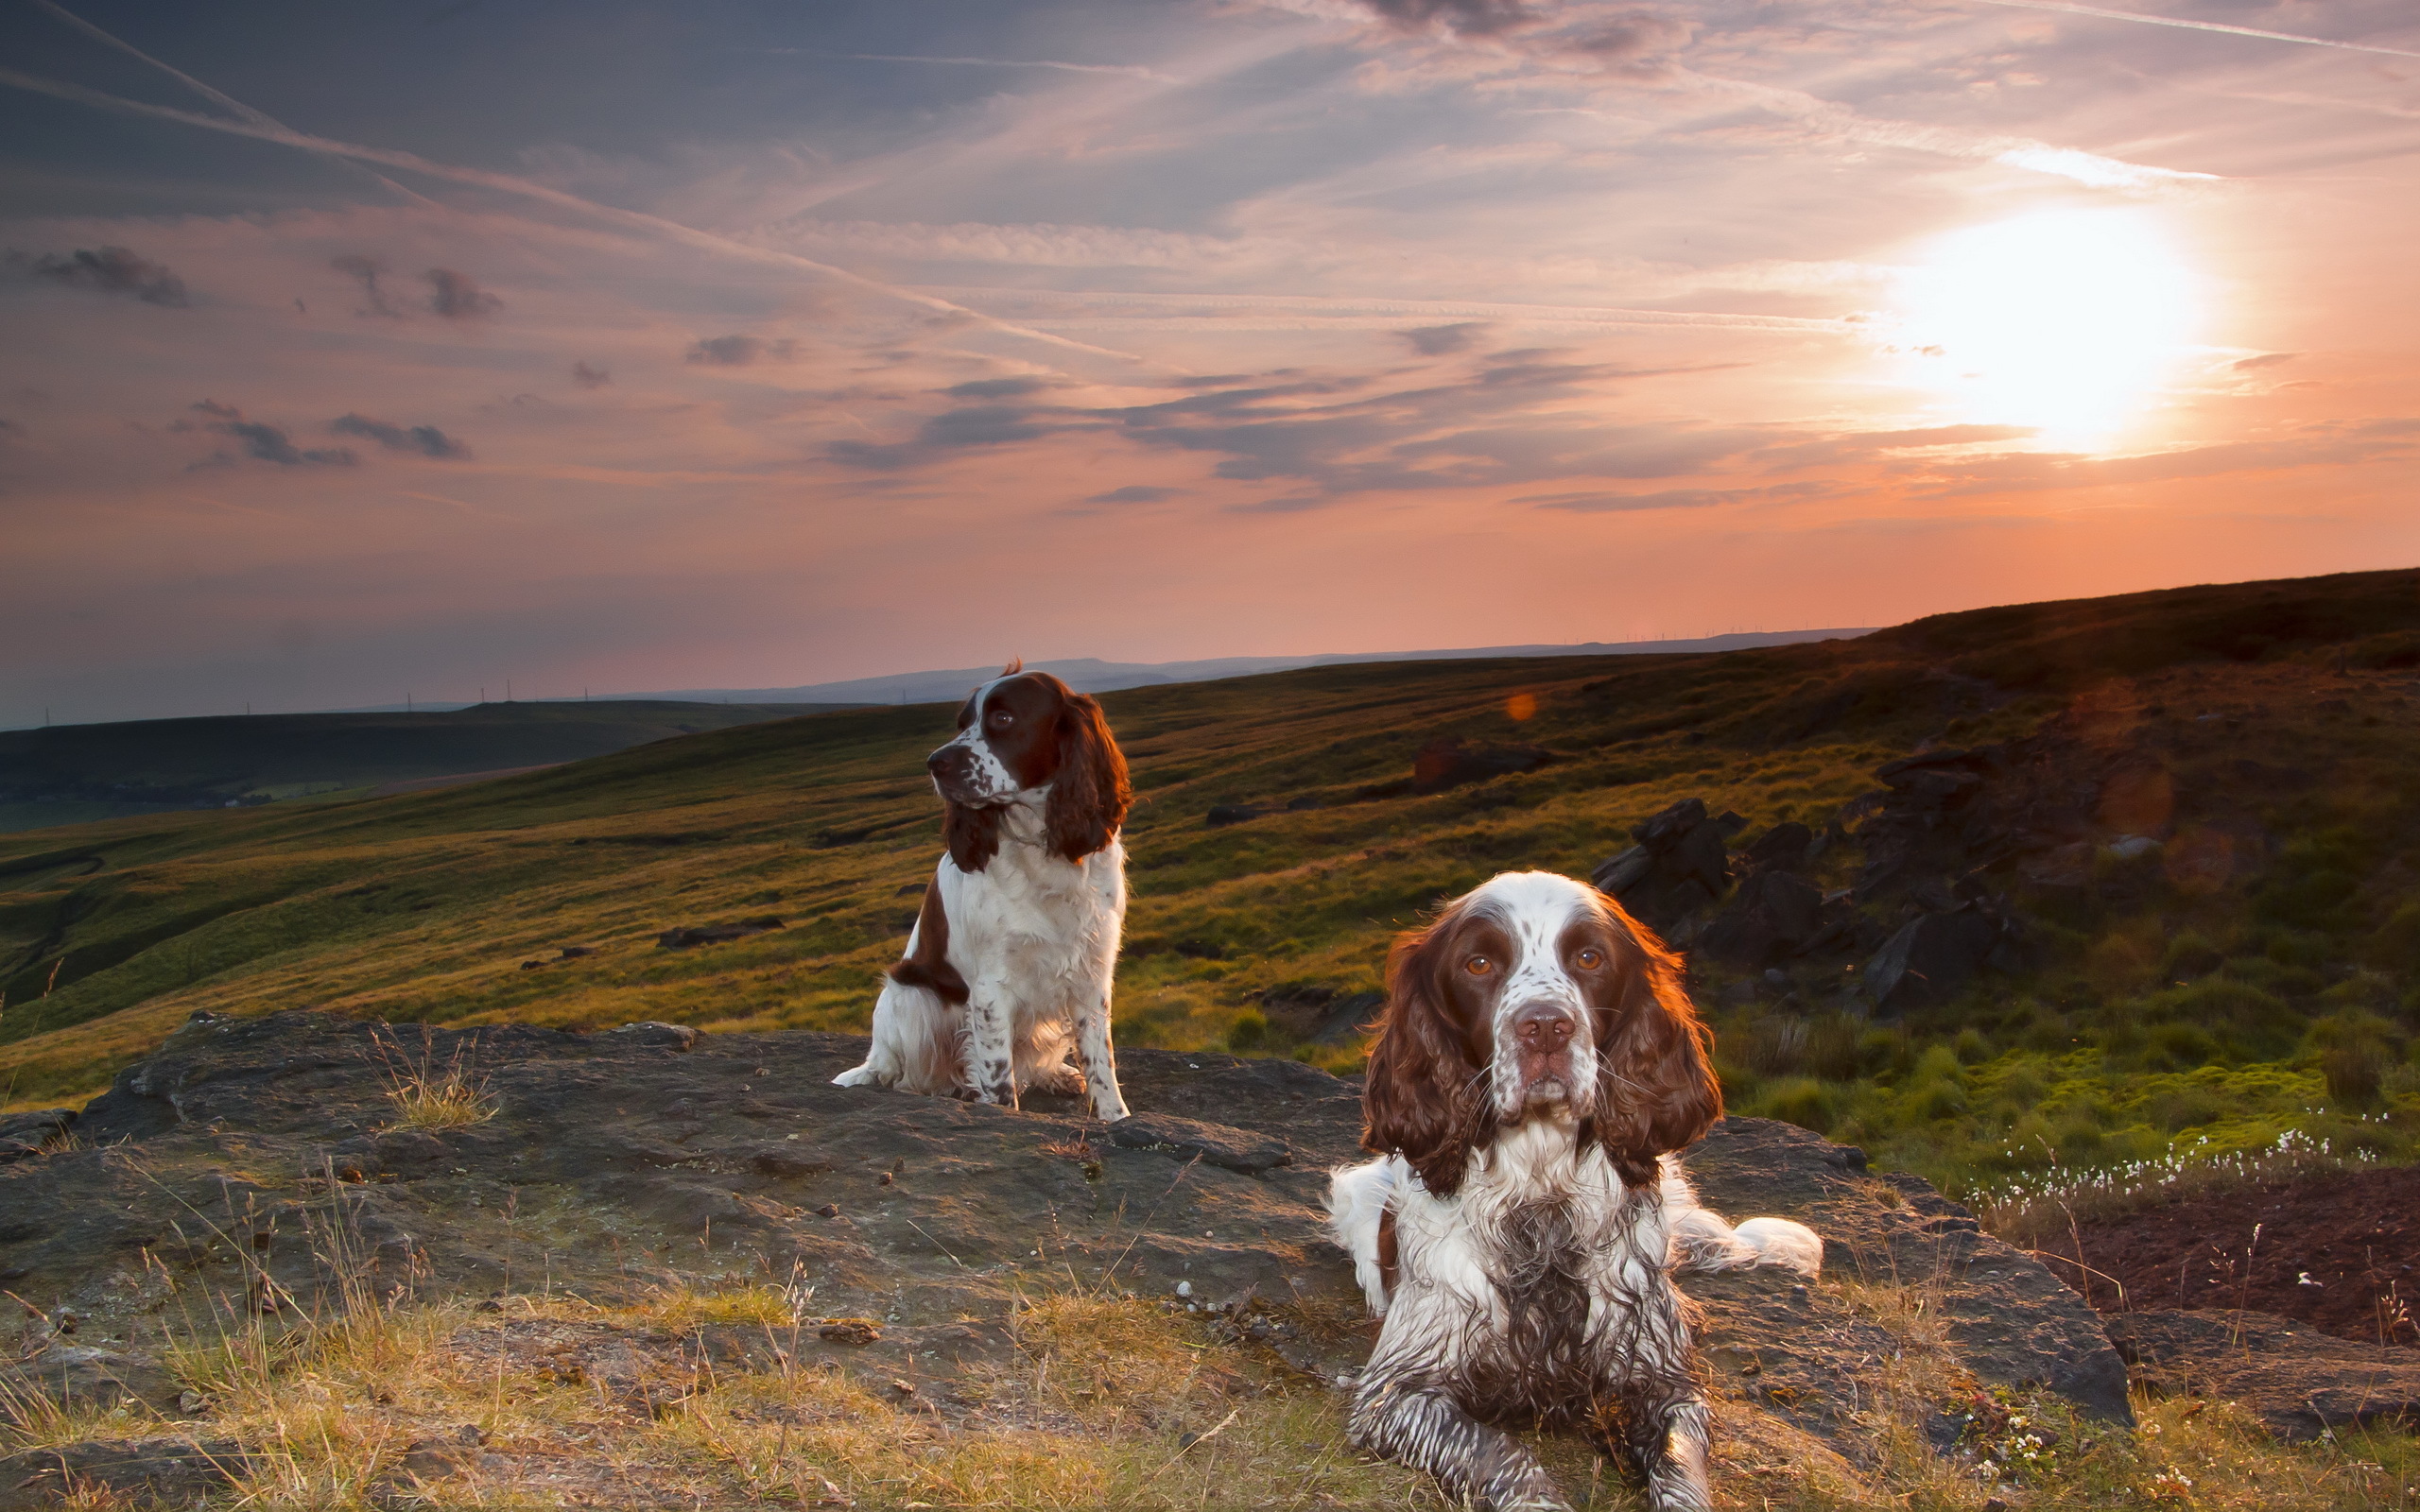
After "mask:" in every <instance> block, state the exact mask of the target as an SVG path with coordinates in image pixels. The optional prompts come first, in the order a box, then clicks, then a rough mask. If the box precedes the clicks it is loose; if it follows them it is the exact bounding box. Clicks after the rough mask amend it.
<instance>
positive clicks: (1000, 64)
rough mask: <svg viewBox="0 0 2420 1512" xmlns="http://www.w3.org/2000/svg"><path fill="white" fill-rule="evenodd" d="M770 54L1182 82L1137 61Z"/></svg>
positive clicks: (792, 50) (788, 50)
mask: <svg viewBox="0 0 2420 1512" xmlns="http://www.w3.org/2000/svg"><path fill="white" fill-rule="evenodd" d="M764 50H765V51H766V52H769V53H783V54H787V55H788V56H791V57H795V58H837V59H840V60H845V61H849V62H859V63H958V64H962V65H965V66H967V67H972V68H1056V69H1059V70H1061V71H1063V72H1065V73H1069V74H1121V75H1124V76H1125V77H1128V78H1148V79H1150V80H1151V81H1153V82H1154V83H1159V84H1182V83H1184V80H1183V79H1181V78H1178V77H1175V76H1174V75H1171V74H1163V73H1161V72H1159V71H1158V70H1157V69H1151V68H1145V67H1143V66H1142V65H1141V64H1139V63H1063V62H1061V61H1059V60H1057V59H1053V58H927V57H924V56H922V55H920V54H915V53H827V52H823V51H821V50H820V49H817V48H814V47H768V48H766V49H764Z"/></svg>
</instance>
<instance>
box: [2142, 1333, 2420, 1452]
mask: <svg viewBox="0 0 2420 1512" xmlns="http://www.w3.org/2000/svg"><path fill="white" fill-rule="evenodd" d="M2109 1336H2110V1338H2111V1339H2112V1340H2113V1341H2114V1342H2115V1344H2116V1345H2117V1348H2118V1350H2119V1352H2120V1353H2121V1354H2123V1355H2124V1357H2125V1358H2126V1360H2127V1361H2128V1362H2129V1363H2130V1364H2131V1365H2132V1366H2134V1368H2135V1376H2136V1378H2137V1379H2138V1380H2140V1381H2141V1382H2142V1383H2144V1384H2145V1385H2146V1386H2148V1387H2150V1388H2151V1389H2152V1390H2153V1391H2157V1392H2161V1393H2163V1394H2166V1395H2170V1396H2185V1395H2191V1396H2208V1397H2221V1398H2225V1399H2228V1400H2234V1401H2238V1402H2241V1403H2242V1404H2243V1405H2244V1406H2245V1407H2247V1408H2249V1409H2250V1410H2251V1411H2252V1413H2253V1415H2254V1416H2255V1417H2258V1418H2259V1419H2260V1422H2261V1425H2262V1426H2263V1427H2265V1428H2267V1429H2268V1430H2269V1431H2270V1432H2271V1433H2272V1434H2274V1435H2277V1436H2278V1437H2280V1438H2285V1439H2291V1440H2295V1441H2301V1440H2306V1439H2312V1438H2317V1437H2318V1436H2319V1435H2321V1434H2323V1433H2325V1432H2326V1431H2328V1430H2330V1429H2337V1428H2356V1427H2366V1426H2369V1425H2371V1424H2385V1423H2420V1351H2415V1350H2412V1349H2407V1348H2404V1347H2402V1346H2398V1345H2384V1346H2380V1345H2366V1344H2355V1343H2353V1342H2352V1341H2351V1340H2349V1339H2339V1338H2333V1337H2330V1336H2329V1335H2327V1334H2325V1333H2322V1332H2318V1331H2317V1330H2316V1329H2313V1328H2312V1327H2311V1326H2310V1325H2309V1324H2308V1323H2306V1322H2303V1321H2300V1320H2299V1319H2295V1318H2290V1317H2280V1316H2278V1315H2277V1314H2274V1313H2238V1312H2231V1311H2230V1312H2203V1313H2178V1312H2146V1313H2120V1314H2116V1315H2115V1316H2113V1317H2111V1318H2110V1319H2109Z"/></svg>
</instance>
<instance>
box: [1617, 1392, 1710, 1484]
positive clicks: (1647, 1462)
mask: <svg viewBox="0 0 2420 1512" xmlns="http://www.w3.org/2000/svg"><path fill="white" fill-rule="evenodd" d="M1626 1417H1627V1426H1628V1429H1629V1439H1630V1451H1631V1453H1632V1455H1633V1456H1634V1458H1636V1460H1637V1461H1638V1469H1639V1473H1640V1474H1641V1475H1642V1476H1644V1477H1645V1478H1646V1481H1647V1504H1648V1505H1649V1506H1651V1507H1653V1508H1654V1509H1655V1512H1705V1509H1706V1508H1708V1507H1711V1506H1713V1505H1714V1478H1713V1473H1712V1469H1711V1467H1710V1466H1709V1465H1708V1463H1707V1460H1708V1453H1707V1450H1708V1443H1707V1441H1708V1436H1709V1435H1708V1434H1707V1429H1708V1427H1709V1425H1710V1422H1711V1415H1710V1414H1709V1413H1708V1412H1707V1411H1706V1405H1705V1399H1704V1398H1703V1397H1702V1396H1700V1395H1699V1394H1698V1392H1697V1388H1696V1387H1695V1386H1692V1385H1676V1386H1673V1387H1669V1388H1667V1389H1664V1390H1660V1391H1651V1392H1645V1393H1634V1394H1632V1395H1631V1396H1630V1398H1629V1400H1628V1403H1627V1414H1626Z"/></svg>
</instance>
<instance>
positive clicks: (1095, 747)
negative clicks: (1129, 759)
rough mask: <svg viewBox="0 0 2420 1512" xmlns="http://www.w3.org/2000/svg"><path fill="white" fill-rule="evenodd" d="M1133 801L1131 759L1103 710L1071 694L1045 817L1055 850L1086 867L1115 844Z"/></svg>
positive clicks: (1061, 715) (1061, 714)
mask: <svg viewBox="0 0 2420 1512" xmlns="http://www.w3.org/2000/svg"><path fill="white" fill-rule="evenodd" d="M1133 801H1134V790H1133V788H1132V786H1131V785H1129V784H1128V782H1127V780H1126V756H1125V753H1124V752H1122V751H1120V750H1119V749H1118V748H1117V742H1116V741H1115V739H1113V738H1112V737H1111V735H1110V733H1109V721H1108V720H1106V719H1104V718H1102V717H1101V713H1100V705H1099V704H1098V703H1097V702H1095V701H1094V700H1093V699H1092V698H1090V697H1088V696H1085V695H1083V694H1080V693H1070V694H1068V695H1067V698H1066V704H1065V706H1064V707H1063V708H1062V709H1061V710H1060V712H1059V771H1058V775H1057V776H1055V777H1053V778H1051V780H1050V801H1049V804H1048V806H1047V808H1046V810H1045V812H1044V815H1043V819H1044V823H1045V824H1046V827H1047V828H1048V830H1049V832H1050V849H1051V850H1052V851H1057V852H1058V853H1059V854H1060V855H1063V856H1065V857H1066V858H1067V859H1068V860H1070V861H1081V860H1082V859H1083V858H1084V857H1086V856H1088V855H1091V854H1092V853H1093V852H1094V851H1098V850H1100V849H1101V848H1102V847H1103V846H1106V845H1107V844H1109V842H1110V837H1111V836H1113V835H1115V833H1117V827H1118V826H1119V825H1121V824H1124V823H1125V822H1126V811H1127V809H1128V808H1129V807H1130V806H1132V803H1133Z"/></svg>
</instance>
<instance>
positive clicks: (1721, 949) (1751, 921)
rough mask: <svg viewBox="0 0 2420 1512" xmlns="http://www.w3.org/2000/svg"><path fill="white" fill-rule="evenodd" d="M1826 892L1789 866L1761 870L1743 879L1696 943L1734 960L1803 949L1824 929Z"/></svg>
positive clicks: (1753, 961)
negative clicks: (1729, 903) (1794, 873)
mask: <svg viewBox="0 0 2420 1512" xmlns="http://www.w3.org/2000/svg"><path fill="white" fill-rule="evenodd" d="M1824 922H1825V921H1824V894H1823V892H1822V890H1821V889H1819V888H1817V887H1816V885H1814V884H1813V883H1810V882H1808V881H1806V879H1805V878H1803V877H1796V876H1792V875H1791V874H1790V873H1789V872H1787V871H1760V872H1757V873H1755V875H1753V876H1751V877H1750V878H1749V879H1748V880H1747V881H1746V882H1743V883H1741V884H1740V885H1739V891H1738V892H1737V895H1735V896H1734V897H1733V898H1732V900H1731V906H1730V907H1728V908H1725V909H1724V910H1723V911H1722V912H1721V913H1720V915H1718V916H1716V918H1715V920H1714V922H1713V923H1711V924H1709V925H1707V926H1706V930H1705V933H1704V934H1703V935H1701V936H1698V947H1699V949H1701V950H1703V951H1704V952H1705V953H1706V954H1709V955H1711V956H1713V957H1714V958H1715V959H1717V960H1720V961H1728V962H1730V963H1731V964H1733V965H1736V966H1748V967H1758V968H1762V967H1769V966H1773V965H1776V964H1778V963H1780V962H1782V961H1786V960H1788V959H1789V958H1790V957H1791V956H1793V955H1797V954H1802V953H1804V952H1805V951H1806V949H1807V947H1809V946H1810V945H1812V944H1813V943H1814V942H1815V940H1816V938H1817V936H1820V935H1821V934H1822V933H1823V932H1824Z"/></svg>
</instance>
